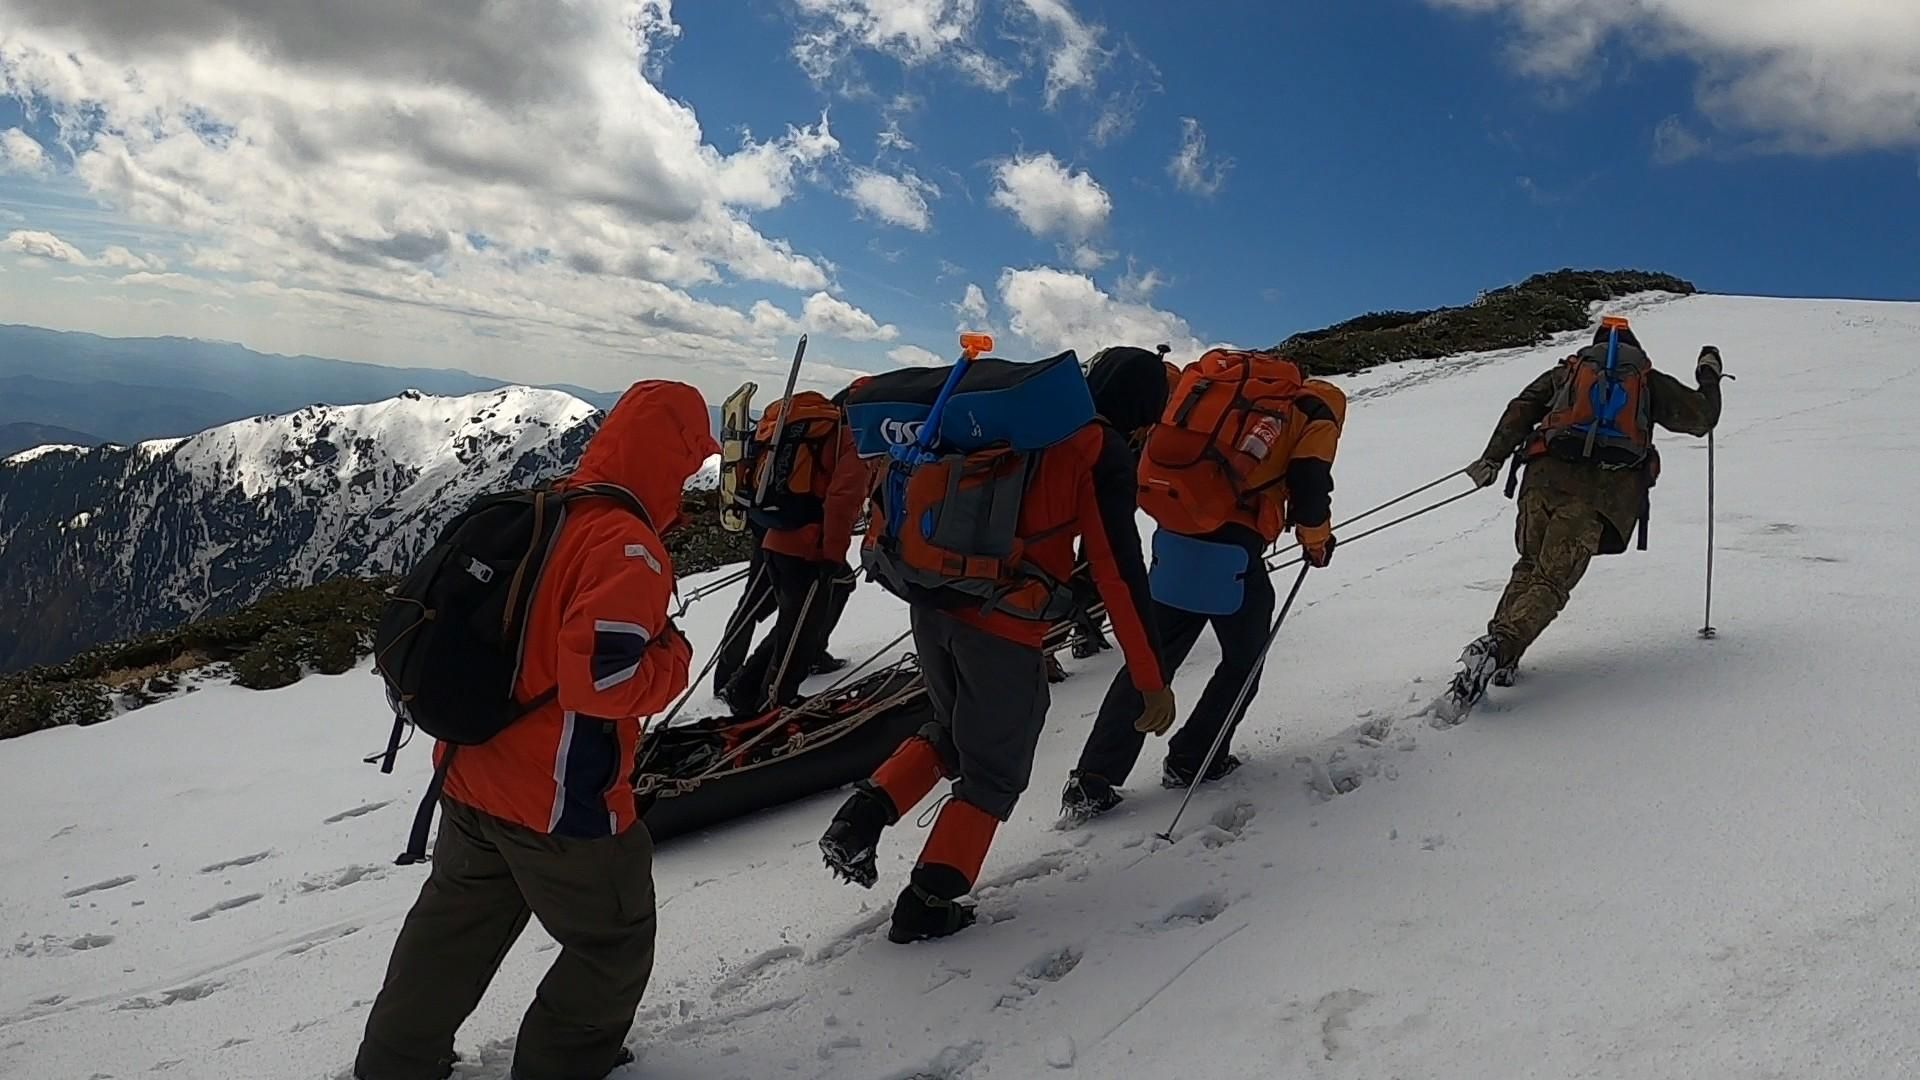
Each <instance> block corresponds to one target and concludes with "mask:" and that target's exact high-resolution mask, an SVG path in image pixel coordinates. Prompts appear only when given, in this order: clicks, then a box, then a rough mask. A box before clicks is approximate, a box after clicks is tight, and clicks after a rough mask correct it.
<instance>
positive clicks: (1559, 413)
mask: <svg viewBox="0 0 1920 1080" xmlns="http://www.w3.org/2000/svg"><path fill="white" fill-rule="evenodd" d="M1652 374H1653V362H1652V361H1651V360H1649V359H1647V354H1646V353H1645V352H1642V351H1641V350H1640V349H1639V348H1638V347H1637V346H1634V345H1631V344H1628V343H1626V342H1623V341H1613V342H1610V343H1605V344H1598V345H1589V346H1587V347H1586V348H1584V349H1581V350H1580V351H1579V352H1577V353H1575V354H1573V355H1572V356H1569V357H1567V359H1566V361H1565V369H1564V370H1563V372H1562V376H1563V377H1562V378H1561V380H1560V386H1559V389H1558V390H1557V391H1556V393H1555V394H1554V399H1553V408H1552V409H1551V410H1550V411H1549V412H1548V413H1547V416H1546V419H1544V420H1542V421H1541V422H1540V426H1539V427H1538V428H1536V429H1534V433H1533V437H1532V438H1531V439H1529V440H1528V441H1527V445H1526V449H1525V451H1524V453H1525V455H1526V457H1527V458H1528V459H1529V460H1531V459H1533V458H1541V457H1556V458H1560V459H1562V460H1566V461H1575V462H1585V463H1588V464H1592V465H1596V466H1598V467H1600V468H1602V469H1645V468H1657V467H1658V466H1657V462H1658V457H1657V455H1655V453H1654V450H1653V395H1652V393H1650V391H1649V387H1650V385H1651V382H1652Z"/></svg>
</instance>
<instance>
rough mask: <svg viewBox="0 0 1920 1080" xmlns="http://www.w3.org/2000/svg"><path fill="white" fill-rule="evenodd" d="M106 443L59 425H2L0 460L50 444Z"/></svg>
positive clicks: (27, 422) (20, 422)
mask: <svg viewBox="0 0 1920 1080" xmlns="http://www.w3.org/2000/svg"><path fill="white" fill-rule="evenodd" d="M105 441H106V440H105V439H102V438H100V437H99V436H97V435H89V434H87V433H86V432H84V431H75V430H74V429H72V428H64V427H61V426H59V425H58V424H35V423H32V422H30V421H25V420H22V421H18V422H15V423H10V424H0V458H4V457H11V456H12V455H14V454H17V453H19V452H20V451H22V450H25V449H27V448H28V447H31V446H46V445H49V444H65V445H68V446H98V445H100V444H101V443H103V442H105Z"/></svg>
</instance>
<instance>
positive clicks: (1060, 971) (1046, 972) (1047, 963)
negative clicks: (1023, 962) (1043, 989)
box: [1020, 945, 1086, 982]
mask: <svg viewBox="0 0 1920 1080" xmlns="http://www.w3.org/2000/svg"><path fill="white" fill-rule="evenodd" d="M1085 956H1086V953H1085V951H1084V950H1081V949H1077V948H1074V947H1073V946H1072V945H1066V946H1063V947H1061V948H1058V949H1054V950H1052V951H1050V952H1046V953H1042V954H1041V955H1040V956H1038V957H1036V958H1034V959H1033V960H1031V961H1028V963H1027V966H1026V967H1024V968H1022V969H1020V971H1021V974H1023V975H1025V976H1026V977H1027V978H1029V979H1038V980H1040V981H1041V982H1059V981H1060V980H1061V979H1064V978H1066V977H1067V976H1068V975H1071V974H1073V969H1074V968H1077V967H1079V966H1080V961H1081V959H1082V958H1083V957H1085Z"/></svg>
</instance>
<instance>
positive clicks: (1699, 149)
mask: <svg viewBox="0 0 1920 1080" xmlns="http://www.w3.org/2000/svg"><path fill="white" fill-rule="evenodd" d="M1707 149H1708V144H1707V140H1706V139H1703V138H1701V137H1700V136H1698V135H1695V134H1694V133H1693V129H1691V128H1689V127H1688V126H1687V123H1686V121H1684V120H1682V119H1680V118H1679V117H1678V116H1669V117H1667V118H1666V119H1665V120H1662V121H1660V126H1659V127H1657V128H1654V129H1653V160H1654V161H1656V162H1658V163H1659V164H1661V165H1677V164H1679V163H1680V162H1682V161H1689V160H1692V159H1693V158H1697V157H1699V156H1700V155H1701V154H1704V153H1706V152H1707Z"/></svg>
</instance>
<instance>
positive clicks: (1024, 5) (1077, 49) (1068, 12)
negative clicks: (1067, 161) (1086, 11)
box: [1014, 0, 1107, 108]
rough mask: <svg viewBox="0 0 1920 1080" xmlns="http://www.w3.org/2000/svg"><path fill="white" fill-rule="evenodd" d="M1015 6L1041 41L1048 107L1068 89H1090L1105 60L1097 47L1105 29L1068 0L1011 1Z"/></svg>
mask: <svg viewBox="0 0 1920 1080" xmlns="http://www.w3.org/2000/svg"><path fill="white" fill-rule="evenodd" d="M1014 6H1015V8H1016V9H1017V10H1019V11H1022V12H1024V13H1025V15H1026V16H1027V17H1028V18H1029V19H1031V20H1032V21H1033V23H1034V25H1035V28H1036V29H1037V30H1038V31H1039V34H1038V36H1039V38H1040V40H1041V41H1042V42H1044V48H1043V52H1044V54H1045V57H1046V61H1045V62H1046V69H1047V82H1046V93H1047V107H1048V108H1052V107H1053V106H1054V105H1056V104H1058V103H1059V100H1060V97H1061V95H1062V94H1065V93H1068V92H1069V91H1075V90H1079V91H1086V90H1091V89H1093V87H1094V85H1095V83H1096V81H1097V80H1098V78H1099V75H1100V69H1101V67H1103V66H1104V65H1105V64H1106V61H1107V57H1106V54H1105V53H1103V52H1102V51H1101V49H1100V38H1101V36H1102V35H1103V34H1104V33H1105V31H1104V30H1103V29H1102V28H1101V27H1099V26H1097V25H1094V24H1092V23H1089V22H1087V21H1086V20H1084V19H1082V18H1080V16H1079V15H1078V14H1076V13H1075V12H1074V10H1073V5H1072V4H1069V3H1068V2H1067V0H1014Z"/></svg>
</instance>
